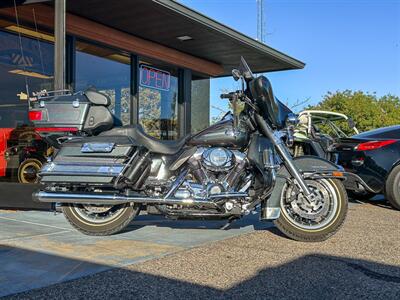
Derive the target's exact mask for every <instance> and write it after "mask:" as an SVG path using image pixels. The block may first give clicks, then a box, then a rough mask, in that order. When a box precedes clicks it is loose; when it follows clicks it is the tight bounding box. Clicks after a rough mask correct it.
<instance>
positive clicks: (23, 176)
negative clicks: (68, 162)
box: [18, 158, 43, 183]
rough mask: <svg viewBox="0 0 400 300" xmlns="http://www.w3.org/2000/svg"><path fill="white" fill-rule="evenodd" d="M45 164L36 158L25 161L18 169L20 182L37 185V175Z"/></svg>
mask: <svg viewBox="0 0 400 300" xmlns="http://www.w3.org/2000/svg"><path fill="white" fill-rule="evenodd" d="M42 165H43V163H42V162H41V161H40V160H38V159H36V158H27V159H25V160H24V161H23V162H22V163H21V164H20V166H19V167H18V181H19V182H20V183H37V182H38V181H39V178H38V176H37V174H38V173H39V171H40V169H41V168H42Z"/></svg>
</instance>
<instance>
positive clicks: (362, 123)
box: [307, 90, 400, 133]
mask: <svg viewBox="0 0 400 300" xmlns="http://www.w3.org/2000/svg"><path fill="white" fill-rule="evenodd" d="M307 109H319V110H328V111H333V112H339V113H343V114H345V115H347V116H348V117H351V118H352V119H353V120H354V121H355V123H356V127H357V128H358V130H359V131H360V132H361V131H367V130H371V129H375V128H379V127H385V126H391V125H397V124H400V98H399V97H397V96H393V95H385V96H383V97H380V98H378V97H377V96H376V95H375V94H368V93H364V92H361V91H357V92H354V91H349V90H346V91H337V92H335V93H331V92H329V93H328V94H326V95H325V96H324V97H323V100H322V101H321V102H320V103H318V104H317V105H315V106H309V107H308V108H307ZM346 131H347V130H346ZM347 133H348V132H347Z"/></svg>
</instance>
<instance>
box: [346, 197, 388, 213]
mask: <svg viewBox="0 0 400 300" xmlns="http://www.w3.org/2000/svg"><path fill="white" fill-rule="evenodd" d="M349 202H352V203H358V204H365V203H368V204H371V205H374V206H378V207H382V208H387V209H392V210H396V209H395V208H393V207H392V206H391V205H390V204H389V202H388V201H387V200H386V199H385V196H384V195H382V194H379V195H376V196H374V197H372V198H371V199H356V198H350V197H349Z"/></svg>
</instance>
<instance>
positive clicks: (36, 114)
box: [29, 110, 42, 121]
mask: <svg viewBox="0 0 400 300" xmlns="http://www.w3.org/2000/svg"><path fill="white" fill-rule="evenodd" d="M29 120H30V121H41V120H42V111H40V110H31V111H30V112H29Z"/></svg>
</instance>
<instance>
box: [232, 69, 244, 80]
mask: <svg viewBox="0 0 400 300" xmlns="http://www.w3.org/2000/svg"><path fill="white" fill-rule="evenodd" d="M232 76H233V79H235V81H238V80H239V79H240V77H241V76H242V75H241V74H240V71H239V70H238V69H233V70H232Z"/></svg>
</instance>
